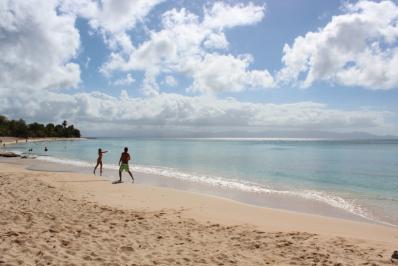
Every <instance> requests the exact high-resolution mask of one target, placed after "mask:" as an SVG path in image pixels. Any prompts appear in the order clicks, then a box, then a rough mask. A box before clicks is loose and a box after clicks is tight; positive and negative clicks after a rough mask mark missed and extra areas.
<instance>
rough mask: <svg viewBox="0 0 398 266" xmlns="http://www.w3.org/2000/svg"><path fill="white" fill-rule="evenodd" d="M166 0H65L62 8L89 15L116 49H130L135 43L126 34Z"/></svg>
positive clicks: (108, 43)
mask: <svg viewBox="0 0 398 266" xmlns="http://www.w3.org/2000/svg"><path fill="white" fill-rule="evenodd" d="M163 1H164V0H100V1H95V0H62V1H61V3H62V4H61V8H60V9H61V10H62V11H63V12H69V13H72V14H76V15H78V16H80V17H83V18H86V19H88V21H89V24H90V26H91V27H92V28H93V29H94V30H97V31H99V32H100V33H101V34H102V35H103V37H104V40H105V42H106V44H107V45H108V46H109V47H110V48H111V49H113V50H116V49H118V48H121V49H122V50H123V51H124V52H131V51H132V50H133V49H134V47H133V43H132V41H131V39H130V37H129V35H128V34H127V31H128V30H131V29H132V28H134V26H135V25H136V24H137V22H139V21H142V20H143V19H144V17H145V16H146V15H147V14H148V13H149V12H150V11H151V10H152V8H153V7H155V6H156V5H157V4H159V3H161V2H163Z"/></svg>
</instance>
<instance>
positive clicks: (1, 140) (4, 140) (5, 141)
mask: <svg viewBox="0 0 398 266" xmlns="http://www.w3.org/2000/svg"><path fill="white" fill-rule="evenodd" d="M84 139H86V138H83V137H79V138H76V137H70V138H57V137H53V138H48V137H45V138H18V137H1V136H0V144H1V146H3V145H4V146H8V145H12V144H18V143H29V142H46V141H66V140H84Z"/></svg>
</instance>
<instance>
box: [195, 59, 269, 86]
mask: <svg viewBox="0 0 398 266" xmlns="http://www.w3.org/2000/svg"><path fill="white" fill-rule="evenodd" d="M250 62H251V58H250V57H249V56H241V57H240V58H236V57H234V56H232V55H219V54H207V55H206V56H205V57H204V59H203V61H201V62H200V63H199V64H197V65H196V66H195V71H194V72H193V73H194V74H193V78H194V81H193V84H192V88H191V89H192V90H193V91H199V92H202V93H212V92H223V91H231V92H239V91H242V90H245V89H248V88H257V87H260V88H271V87H273V86H274V81H273V78H272V76H271V75H270V74H269V73H268V71H267V70H262V71H260V70H253V71H250V70H248V67H249V64H250Z"/></svg>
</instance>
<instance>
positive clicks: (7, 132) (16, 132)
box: [0, 115, 80, 138]
mask: <svg viewBox="0 0 398 266" xmlns="http://www.w3.org/2000/svg"><path fill="white" fill-rule="evenodd" d="M0 136H8V137H19V138H44V137H58V138H71V137H74V138H80V131H79V129H77V128H75V127H74V126H73V125H69V126H68V122H67V121H66V120H64V121H63V122H62V124H58V125H54V124H53V123H49V124H47V125H44V124H40V123H36V122H35V123H31V124H26V122H25V121H24V120H23V119H19V120H9V119H8V118H7V117H5V116H3V115H0Z"/></svg>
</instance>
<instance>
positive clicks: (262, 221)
mask: <svg viewBox="0 0 398 266" xmlns="http://www.w3.org/2000/svg"><path fill="white" fill-rule="evenodd" d="M126 180H127V179H126ZM0 198H1V199H2V201H1V207H0V232H1V233H0V238H1V242H0V265H1V263H2V262H3V263H10V264H18V263H21V264H42V265H44V264H47V263H50V264H57V265H60V264H61V265H63V264H65V265H72V264H75V265H82V264H85V263H86V264H87V265H92V264H100V265H101V264H104V265H105V264H107V265H127V264H128V265H156V264H158V265H159V264H161V265H162V264H163V265H178V264H179V265H197V264H202V265H264V264H272V265H278V264H279V265H286V264H298V265H309V264H315V265H338V263H342V264H343V265H359V264H364V263H369V264H370V265H371V264H372V263H374V264H386V265H387V264H389V257H390V256H391V253H392V251H393V250H394V248H395V249H398V247H397V243H398V230H397V229H396V228H390V227H386V226H381V225H376V224H368V223H360V222H353V221H348V220H340V219H333V218H326V217H321V216H315V215H306V214H300V213H294V212H287V211H280V210H274V209H267V208H260V207H255V206H250V205H246V204H241V203H238V202H235V201H232V200H226V199H222V198H217V197H210V196H204V195H199V194H194V193H188V192H183V191H177V190H173V189H167V188H159V187H150V186H145V185H137V184H134V185H133V184H131V183H128V182H127V181H126V183H123V184H118V185H112V184H111V183H110V181H107V180H104V179H101V178H99V177H96V176H92V175H82V174H71V173H49V172H34V171H27V170H24V169H22V167H21V166H18V165H12V164H5V163H0ZM111 263H113V264H111Z"/></svg>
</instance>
